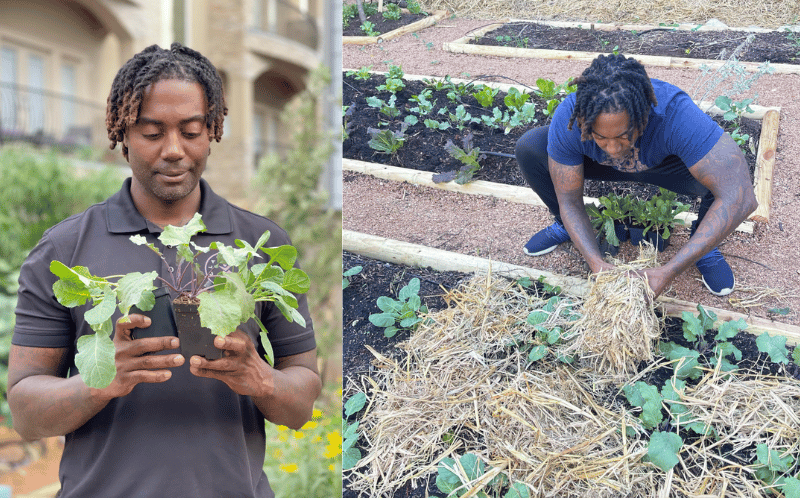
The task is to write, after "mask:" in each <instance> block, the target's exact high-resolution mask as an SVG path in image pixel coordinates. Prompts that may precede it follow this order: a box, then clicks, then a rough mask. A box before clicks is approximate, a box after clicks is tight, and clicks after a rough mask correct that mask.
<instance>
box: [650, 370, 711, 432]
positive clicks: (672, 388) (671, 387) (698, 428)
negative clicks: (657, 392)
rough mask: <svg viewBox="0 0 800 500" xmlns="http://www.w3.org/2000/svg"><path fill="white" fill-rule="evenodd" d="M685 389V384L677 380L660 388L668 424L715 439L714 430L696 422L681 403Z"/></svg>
mask: <svg viewBox="0 0 800 500" xmlns="http://www.w3.org/2000/svg"><path fill="white" fill-rule="evenodd" d="M685 389H686V382H684V381H683V380H680V379H678V378H672V379H670V380H667V381H666V382H665V383H664V387H662V388H661V396H662V397H663V398H664V402H665V403H667V404H668V405H669V413H670V416H671V420H670V422H671V423H672V424H673V425H675V426H677V427H679V428H681V427H682V428H686V429H689V430H691V431H694V432H696V433H697V434H700V435H701V436H706V435H709V434H711V435H713V436H714V437H717V432H716V430H715V429H714V428H713V427H711V425H710V424H708V425H706V424H704V423H703V422H701V421H700V420H697V419H696V418H695V417H694V416H693V415H692V414H691V412H690V411H689V408H688V407H687V406H686V405H685V404H683V403H681V394H682V393H683V391H684V390H685Z"/></svg>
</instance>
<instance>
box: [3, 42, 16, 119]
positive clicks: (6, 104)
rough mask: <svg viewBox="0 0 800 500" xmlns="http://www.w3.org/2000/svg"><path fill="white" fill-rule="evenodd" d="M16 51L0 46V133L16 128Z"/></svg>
mask: <svg viewBox="0 0 800 500" xmlns="http://www.w3.org/2000/svg"><path fill="white" fill-rule="evenodd" d="M16 82H17V51H16V50H14V49H12V48H11V47H7V46H3V47H1V48H0V133H2V131H4V130H5V131H12V130H14V129H16V128H17V99H16V89H15V84H16Z"/></svg>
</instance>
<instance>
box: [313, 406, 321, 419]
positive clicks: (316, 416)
mask: <svg viewBox="0 0 800 500" xmlns="http://www.w3.org/2000/svg"><path fill="white" fill-rule="evenodd" d="M321 416H322V411H321V410H317V409H316V408H314V411H313V413H311V418H319V417H321Z"/></svg>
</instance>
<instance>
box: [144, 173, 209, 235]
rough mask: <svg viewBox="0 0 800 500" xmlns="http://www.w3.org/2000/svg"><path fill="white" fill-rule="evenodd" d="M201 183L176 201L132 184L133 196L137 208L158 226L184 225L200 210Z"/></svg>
mask: <svg viewBox="0 0 800 500" xmlns="http://www.w3.org/2000/svg"><path fill="white" fill-rule="evenodd" d="M200 194H201V193H200V184H198V185H197V187H196V188H195V189H194V190H193V191H192V192H191V193H189V194H188V195H187V196H186V197H184V198H182V199H180V200H175V201H169V202H168V201H164V200H160V199H158V198H155V197H154V196H150V195H148V193H145V192H141V191H140V190H138V189H136V188H135V187H134V186H133V185H132V186H131V198H132V199H133V204H134V206H135V207H136V210H138V211H139V213H140V214H141V215H142V217H144V218H145V219H147V220H148V221H150V222H152V223H153V224H155V225H156V226H158V227H160V228H162V229H163V228H164V227H166V226H168V225H170V226H177V227H182V226H184V225H186V223H187V222H189V220H190V219H191V218H192V216H194V214H195V213H197V212H198V211H200Z"/></svg>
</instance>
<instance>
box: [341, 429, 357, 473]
mask: <svg viewBox="0 0 800 500" xmlns="http://www.w3.org/2000/svg"><path fill="white" fill-rule="evenodd" d="M345 423H346V421H345V422H343V423H342V425H344V424H345ZM358 425H359V422H358V420H356V421H355V422H352V423H349V424H348V425H347V427H345V428H344V429H343V431H342V470H350V469H355V467H356V466H357V465H358V462H359V460H361V451H360V450H359V449H358V448H356V443H357V442H358V439H359V438H360V437H361V435H360V434H359V433H358Z"/></svg>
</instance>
